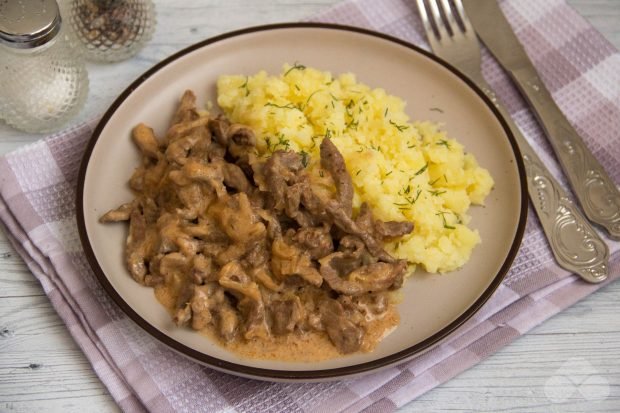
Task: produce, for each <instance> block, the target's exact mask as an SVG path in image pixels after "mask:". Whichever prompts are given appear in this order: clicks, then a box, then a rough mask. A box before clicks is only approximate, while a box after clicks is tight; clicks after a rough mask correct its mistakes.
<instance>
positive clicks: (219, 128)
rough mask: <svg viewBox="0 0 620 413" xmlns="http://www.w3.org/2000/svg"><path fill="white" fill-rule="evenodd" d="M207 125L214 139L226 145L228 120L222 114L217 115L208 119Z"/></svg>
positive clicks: (223, 145)
mask: <svg viewBox="0 0 620 413" xmlns="http://www.w3.org/2000/svg"><path fill="white" fill-rule="evenodd" d="M208 127H209V130H210V131H211V133H212V134H213V137H214V138H215V141H216V142H217V143H219V144H220V145H222V147H224V148H226V147H228V128H229V127H230V122H228V120H227V119H226V118H224V117H223V116H218V117H216V118H214V119H210V120H209V122H208Z"/></svg>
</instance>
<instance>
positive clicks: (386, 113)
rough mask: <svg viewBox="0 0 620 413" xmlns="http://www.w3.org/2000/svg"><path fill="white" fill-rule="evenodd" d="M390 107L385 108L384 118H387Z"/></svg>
mask: <svg viewBox="0 0 620 413" xmlns="http://www.w3.org/2000/svg"><path fill="white" fill-rule="evenodd" d="M389 109H390V108H385V112H383V117H384V118H387V115H388V110H389Z"/></svg>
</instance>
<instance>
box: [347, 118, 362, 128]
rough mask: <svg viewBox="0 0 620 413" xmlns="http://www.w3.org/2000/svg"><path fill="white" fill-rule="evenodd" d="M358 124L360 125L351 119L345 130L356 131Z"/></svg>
mask: <svg viewBox="0 0 620 413" xmlns="http://www.w3.org/2000/svg"><path fill="white" fill-rule="evenodd" d="M359 124H360V123H359V121H357V120H353V119H351V122H349V123H347V125H346V128H347V129H353V130H357V127H358V126H359Z"/></svg>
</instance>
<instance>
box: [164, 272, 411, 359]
mask: <svg viewBox="0 0 620 413" xmlns="http://www.w3.org/2000/svg"><path fill="white" fill-rule="evenodd" d="M154 292H155V297H156V298H157V301H159V302H160V304H162V305H163V306H164V307H165V308H166V310H167V311H168V312H169V313H170V315H171V316H172V315H174V309H175V306H176V302H177V295H176V293H175V291H174V290H173V289H172V288H169V287H168V286H167V285H166V284H160V285H157V286H156V287H155V289H154ZM399 321H400V317H399V315H398V312H397V311H396V306H395V305H394V304H393V303H390V304H389V307H388V310H387V311H386V312H385V313H384V314H382V316H381V317H380V318H375V319H373V320H372V321H370V322H369V323H368V324H367V326H366V334H365V335H364V341H363V342H362V347H361V352H364V353H367V352H371V351H373V350H374V349H375V347H376V346H377V344H378V343H379V342H380V341H381V340H383V339H384V338H385V336H387V335H388V334H389V333H391V332H392V331H394V329H395V328H396V326H397V325H398V323H399ZM200 333H201V334H202V335H204V336H205V337H206V338H208V339H210V340H213V341H214V342H216V343H218V344H219V345H220V346H222V347H224V348H226V349H228V350H230V351H232V352H234V353H235V354H237V355H239V356H241V357H243V358H247V359H254V360H278V361H290V362H313V361H323V360H329V359H334V358H337V357H341V356H342V354H341V353H340V352H339V351H338V350H337V349H336V347H335V346H334V345H333V344H332V342H331V340H330V339H329V337H328V336H327V334H326V333H324V332H322V331H315V330H312V331H307V332H299V331H297V332H294V333H292V334H287V335H284V336H271V337H269V338H267V339H252V340H245V339H242V338H241V339H240V338H237V339H235V340H233V341H231V342H225V341H224V340H222V338H221V337H220V335H219V334H218V333H217V331H215V328H214V326H213V325H212V324H211V325H209V326H208V327H207V328H205V329H204V330H202V331H200Z"/></svg>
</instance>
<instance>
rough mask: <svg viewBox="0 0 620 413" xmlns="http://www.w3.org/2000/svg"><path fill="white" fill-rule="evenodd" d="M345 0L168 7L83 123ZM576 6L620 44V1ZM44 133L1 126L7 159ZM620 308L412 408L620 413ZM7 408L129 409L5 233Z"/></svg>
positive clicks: (1, 350)
mask: <svg viewBox="0 0 620 413" xmlns="http://www.w3.org/2000/svg"><path fill="white" fill-rule="evenodd" d="M543 1H545V0H543ZM336 2H337V0H228V1H218V0H192V1H184V2H175V5H172V2H164V1H157V2H156V3H157V11H158V26H157V31H156V34H155V36H154V39H153V40H152V41H151V42H150V43H149V44H148V46H147V47H146V48H145V49H144V50H143V51H142V52H141V53H140V55H139V56H138V57H135V58H133V59H130V60H128V61H125V62H122V63H119V64H114V65H90V66H89V72H90V80H91V87H90V95H89V98H88V102H87V105H86V108H85V109H84V110H83V111H82V112H81V114H80V115H79V117H78V118H77V119H75V120H74V121H73V122H72V123H76V122H80V121H82V120H85V119H88V118H91V117H93V116H95V115H96V114H98V113H101V112H102V111H103V110H105V109H106V107H107V106H108V105H109V104H110V103H111V102H112V100H113V99H114V98H115V97H116V96H117V94H119V93H120V92H121V91H122V90H123V89H124V88H125V87H126V86H127V85H128V84H129V83H130V81H132V80H133V79H134V78H135V77H137V76H138V75H139V74H141V73H142V72H143V71H145V70H146V69H148V68H149V67H150V66H151V65H153V64H154V63H156V62H158V61H159V60H161V59H163V58H164V57H166V56H168V55H170V54H171V53H173V52H175V51H177V50H179V49H181V48H183V47H185V46H187V45H189V44H191V43H195V42H197V41H199V40H202V39H204V38H207V37H210V36H212V35H215V34H218V33H222V32H225V31H229V30H232V29H237V28H241V27H244V26H250V25H257V24H265V23H272V22H280V21H295V20H299V19H301V18H303V17H305V16H308V15H310V14H312V13H315V12H317V11H319V10H321V9H322V8H324V7H327V6H329V5H330V4H333V3H336ZM569 3H570V4H572V5H573V6H574V7H576V9H577V10H578V11H579V12H580V13H581V14H582V15H584V16H585V17H586V18H588V19H589V20H590V22H591V23H592V24H593V25H594V26H595V27H596V28H597V29H598V30H600V31H601V32H602V33H603V34H604V35H605V36H606V37H607V38H608V39H609V40H611V41H612V42H613V43H614V44H615V45H616V47H620V0H569ZM40 137H41V136H38V135H28V134H25V133H22V132H18V131H15V130H12V129H10V128H9V127H7V126H6V125H4V124H0V154H2V153H6V152H9V151H11V150H13V149H16V148H17V147H19V146H22V145H24V144H27V143H29V142H34V141H35V140H37V139H40ZM619 303H620V283H615V284H613V285H611V286H608V287H606V288H605V289H603V290H601V291H599V292H597V293H596V294H594V295H593V296H590V297H589V298H587V299H586V300H584V301H582V302H580V303H578V304H576V305H575V306H573V307H572V308H570V309H568V310H567V311H565V312H563V313H561V314H560V315H558V316H556V317H554V318H553V319H551V320H549V321H547V322H546V323H544V324H543V325H541V326H540V327H538V328H536V329H534V330H533V331H531V332H530V333H529V334H528V335H526V336H525V337H522V338H520V339H519V340H517V341H516V342H514V343H512V344H510V345H508V346H507V347H506V348H504V349H503V350H501V351H500V352H498V353H497V354H495V355H493V356H492V357H490V358H489V359H487V360H486V361H484V362H482V363H480V364H478V365H477V366H475V367H473V368H472V369H470V370H468V371H466V372H465V373H463V374H461V375H460V376H458V377H456V378H454V379H453V380H451V381H449V382H447V383H445V384H444V385H443V386H440V387H438V388H436V389H434V390H432V391H430V392H428V393H426V394H425V395H423V396H421V397H420V398H418V399H417V400H415V401H413V402H412V403H410V404H409V405H407V406H405V407H404V408H402V411H406V412H413V411H422V412H440V411H441V412H443V411H448V410H450V411H489V412H498V411H510V412H517V411H523V412H535V411H540V412H556V411H557V412H573V411H574V412H582V411H591V412H620V315H619V314H618V307H619ZM558 383H560V384H562V383H563V387H560V389H562V390H564V392H563V393H561V394H552V393H551V391H550V390H551V389H552V387H550V384H558ZM556 389H557V387H556ZM4 411H16V412H36V411H62V412H94V411H97V412H115V411H118V408H117V406H116V405H115V403H114V401H113V400H112V398H111V397H110V396H109V394H108V392H107V390H106V389H105V387H104V386H103V385H102V384H101V382H100V381H99V379H98V378H97V376H96V375H95V374H94V372H93V370H92V369H91V367H90V364H89V363H88V361H87V360H86V358H85V357H84V355H83V354H82V353H81V351H80V350H79V349H78V347H77V346H76V344H75V343H74V342H73V340H72V338H71V336H70V335H69V333H68V331H67V329H66V327H65V326H64V324H63V323H62V321H61V320H60V319H59V318H58V316H57V315H56V313H55V312H54V310H53V309H52V307H51V306H50V304H49V302H48V299H47V297H46V296H45V294H44V293H43V291H42V289H41V287H40V286H39V283H38V282H37V280H36V279H35V278H34V276H33V275H32V274H31V273H30V271H29V270H28V269H27V268H26V266H25V265H24V263H23V262H22V260H21V259H20V258H19V257H18V256H17V254H16V253H15V251H14V250H13V249H12V247H11V246H10V245H9V243H8V241H7V240H6V237H5V236H4V234H3V233H2V231H0V412H4Z"/></svg>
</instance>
